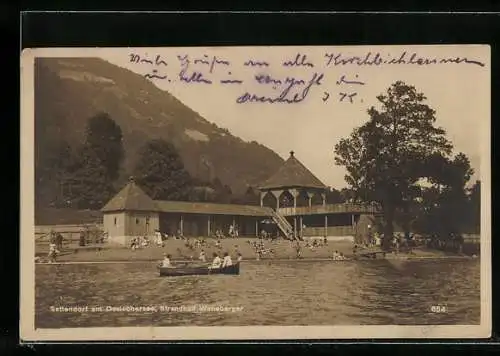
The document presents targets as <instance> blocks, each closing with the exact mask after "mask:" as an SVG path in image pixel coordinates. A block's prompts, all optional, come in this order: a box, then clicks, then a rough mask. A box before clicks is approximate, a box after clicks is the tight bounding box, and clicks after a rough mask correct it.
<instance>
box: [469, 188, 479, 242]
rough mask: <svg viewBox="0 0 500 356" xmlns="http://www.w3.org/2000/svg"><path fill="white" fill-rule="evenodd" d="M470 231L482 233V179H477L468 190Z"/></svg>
mask: <svg viewBox="0 0 500 356" xmlns="http://www.w3.org/2000/svg"><path fill="white" fill-rule="evenodd" d="M468 203H469V211H470V215H469V232H471V233H476V234H478V233H480V230H481V229H480V228H481V181H476V182H475V183H474V185H473V186H472V187H471V188H470V189H469V190H468Z"/></svg>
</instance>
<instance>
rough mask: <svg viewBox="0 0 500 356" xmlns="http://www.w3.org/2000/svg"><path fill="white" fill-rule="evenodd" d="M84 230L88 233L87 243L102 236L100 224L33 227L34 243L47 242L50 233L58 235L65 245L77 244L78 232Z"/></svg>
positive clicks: (102, 228) (102, 231)
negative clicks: (61, 237)
mask: <svg viewBox="0 0 500 356" xmlns="http://www.w3.org/2000/svg"><path fill="white" fill-rule="evenodd" d="M85 229H88V231H89V234H88V237H87V242H93V241H97V240H100V237H102V235H103V234H104V227H103V225H102V224H85V225H83V224H72V225H37V226H35V242H37V243H46V242H48V240H49V238H50V233H51V231H53V232H55V233H60V234H61V235H62V236H63V241H64V243H65V244H67V243H74V242H77V241H78V242H79V241H80V232H81V231H82V230H85Z"/></svg>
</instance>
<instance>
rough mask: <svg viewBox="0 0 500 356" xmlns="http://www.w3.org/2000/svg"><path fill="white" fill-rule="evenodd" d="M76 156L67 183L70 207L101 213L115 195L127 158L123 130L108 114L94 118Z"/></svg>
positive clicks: (88, 125) (90, 120)
mask: <svg viewBox="0 0 500 356" xmlns="http://www.w3.org/2000/svg"><path fill="white" fill-rule="evenodd" d="M76 154H77V156H76V157H75V159H74V164H73V166H72V167H71V169H70V170H69V171H68V174H67V177H66V179H65V182H64V186H65V187H67V192H68V194H67V195H68V205H70V206H72V207H75V208H80V209H100V208H102V206H103V205H104V204H106V202H107V201H108V200H109V199H110V198H111V197H112V196H113V194H114V193H115V188H114V186H113V184H114V182H115V181H116V180H117V178H118V175H119V172H120V168H121V164H122V162H123V158H124V150H123V142H122V132H121V128H120V126H119V125H118V124H116V122H115V121H114V120H113V119H112V118H111V117H110V116H109V115H108V114H106V113H99V114H97V115H95V116H93V117H91V118H90V119H89V120H88V122H87V128H86V135H85V140H84V142H83V145H82V146H81V147H79V148H78V149H77V150H76Z"/></svg>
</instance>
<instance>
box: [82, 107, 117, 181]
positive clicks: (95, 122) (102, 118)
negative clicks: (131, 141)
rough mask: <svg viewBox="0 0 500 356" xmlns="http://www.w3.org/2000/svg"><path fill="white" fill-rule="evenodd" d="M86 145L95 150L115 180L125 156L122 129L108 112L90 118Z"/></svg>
mask: <svg viewBox="0 0 500 356" xmlns="http://www.w3.org/2000/svg"><path fill="white" fill-rule="evenodd" d="M84 145H85V146H86V147H87V148H88V149H90V150H91V151H92V152H93V155H95V156H96V158H97V159H98V160H99V161H100V162H101V164H102V165H103V167H104V168H105V170H106V175H107V178H108V179H109V180H110V181H111V182H113V181H115V180H116V179H117V178H118V175H119V172H120V166H121V164H122V162H123V158H124V149H123V142H122V130H121V128H120V126H118V125H117V124H116V123H115V121H114V120H113V119H112V118H111V117H110V116H109V115H108V114H107V113H100V114H98V115H96V116H93V117H91V118H90V119H89V122H88V125H87V131H86V137H85V143H84Z"/></svg>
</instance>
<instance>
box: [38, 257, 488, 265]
mask: <svg viewBox="0 0 500 356" xmlns="http://www.w3.org/2000/svg"><path fill="white" fill-rule="evenodd" d="M476 259H479V257H472V256H458V255H457V256H411V257H410V256H399V257H396V256H394V257H389V258H387V257H386V258H376V259H369V258H361V259H347V260H333V259H331V258H288V259H287V258H274V259H273V258H267V259H266V258H264V259H260V260H257V259H247V260H243V261H242V262H241V263H265V262H335V263H345V262H361V261H373V260H377V261H381V260H386V261H414V260H476ZM158 262H159V261H158V260H156V259H136V260H132V261H131V260H112V261H110V260H107V261H99V260H94V261H91V260H90V261H59V262H53V263H49V262H35V265H80V264H81V265H84V264H133V263H136V264H139V263H158ZM172 262H175V263H179V264H190V263H197V264H199V263H200V261H197V260H193V261H192V260H172Z"/></svg>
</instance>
